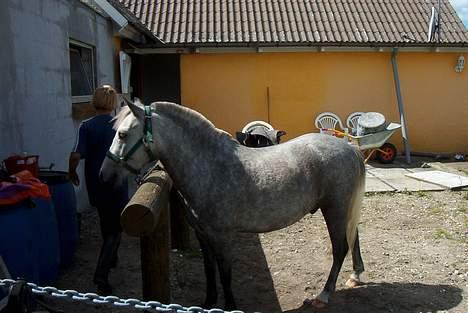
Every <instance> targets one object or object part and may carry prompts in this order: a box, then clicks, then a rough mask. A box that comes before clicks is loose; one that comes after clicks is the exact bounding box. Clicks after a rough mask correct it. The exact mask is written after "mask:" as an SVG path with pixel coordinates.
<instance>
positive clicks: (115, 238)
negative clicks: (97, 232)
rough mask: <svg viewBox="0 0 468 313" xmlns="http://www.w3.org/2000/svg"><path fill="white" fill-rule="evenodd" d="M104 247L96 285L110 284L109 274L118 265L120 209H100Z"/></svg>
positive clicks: (99, 262)
mask: <svg viewBox="0 0 468 313" xmlns="http://www.w3.org/2000/svg"><path fill="white" fill-rule="evenodd" d="M97 209H98V213H99V224H100V228H101V235H102V239H103V242H102V246H101V251H100V253H99V259H98V262H97V265H96V272H95V273H94V282H95V283H96V284H109V272H110V270H111V268H113V267H115V266H116V264H117V259H118V256H117V253H118V249H119V246H120V240H121V237H122V228H121V226H120V209H116V208H110V207H107V208H102V207H98V208H97Z"/></svg>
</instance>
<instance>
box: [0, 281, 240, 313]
mask: <svg viewBox="0 0 468 313" xmlns="http://www.w3.org/2000/svg"><path fill="white" fill-rule="evenodd" d="M15 283H17V281H16V280H14V279H0V287H6V288H9V287H10V286H12V285H14V284H15ZM28 286H29V287H31V290H32V292H33V293H35V294H38V295H43V296H49V297H55V298H59V299H64V300H69V301H75V302H83V303H89V304H98V305H99V304H100V305H111V306H115V307H118V308H135V309H139V310H145V311H148V312H167V313H169V312H170V313H228V311H223V310H221V309H211V310H206V309H203V308H201V307H197V306H191V307H184V306H182V305H179V304H162V303H160V302H158V301H141V300H138V299H121V298H119V297H116V296H100V295H98V294H95V293H91V292H87V293H81V292H78V291H75V290H60V289H57V288H55V287H41V286H38V285H36V284H34V283H29V282H28ZM230 312H231V313H244V312H243V311H230Z"/></svg>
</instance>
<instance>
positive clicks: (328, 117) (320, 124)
mask: <svg viewBox="0 0 468 313" xmlns="http://www.w3.org/2000/svg"><path fill="white" fill-rule="evenodd" d="M336 126H339V128H340V130H343V131H344V132H346V130H347V129H346V128H345V127H343V123H342V122H341V119H340V118H339V117H338V115H336V114H334V113H331V112H323V113H320V114H319V115H318V116H317V118H315V127H317V128H318V129H319V130H320V133H322V134H328V135H333V132H330V131H327V130H326V129H337V127H336Z"/></svg>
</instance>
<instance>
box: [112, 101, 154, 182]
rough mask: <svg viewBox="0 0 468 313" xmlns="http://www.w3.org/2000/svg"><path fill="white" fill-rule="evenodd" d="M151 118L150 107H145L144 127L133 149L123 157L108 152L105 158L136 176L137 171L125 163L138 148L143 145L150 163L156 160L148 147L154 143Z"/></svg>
mask: <svg viewBox="0 0 468 313" xmlns="http://www.w3.org/2000/svg"><path fill="white" fill-rule="evenodd" d="M151 117H152V110H151V106H149V105H145V120H144V123H145V124H144V127H143V137H141V139H140V140H138V141H137V142H136V143H135V144H134V145H133V147H132V148H131V149H130V150H128V152H127V154H125V155H124V156H118V155H116V154H114V153H112V152H110V151H107V153H106V157H108V158H109V159H111V160H112V161H114V162H115V163H117V164H119V165H122V166H123V167H125V168H126V169H127V170H129V171H130V172H131V173H133V174H135V175H138V174H139V173H140V171H139V170H137V169H136V168H134V167H132V166H131V165H130V164H128V163H127V161H128V159H129V158H130V157H131V156H132V155H133V154H134V153H135V152H136V151H137V150H138V149H139V148H140V146H142V145H143V147H144V148H145V151H146V154H147V155H148V157H149V158H150V161H154V160H156V157H155V155H154V153H153V151H151V148H150V146H149V144H150V143H153V142H154V139H153V125H152V124H151Z"/></svg>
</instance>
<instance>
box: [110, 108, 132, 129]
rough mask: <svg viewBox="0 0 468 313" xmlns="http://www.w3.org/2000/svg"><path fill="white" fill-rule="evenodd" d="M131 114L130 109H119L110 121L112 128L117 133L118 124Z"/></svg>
mask: <svg viewBox="0 0 468 313" xmlns="http://www.w3.org/2000/svg"><path fill="white" fill-rule="evenodd" d="M131 113H132V112H131V111H130V108H129V107H128V106H124V107H123V108H122V109H120V111H119V113H117V114H116V115H115V116H114V118H113V119H112V122H113V123H114V124H113V126H112V128H113V129H114V130H115V131H117V129H118V128H119V126H120V124H122V122H123V120H124V119H125V118H126V117H127V116H128V115H130V114H131Z"/></svg>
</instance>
